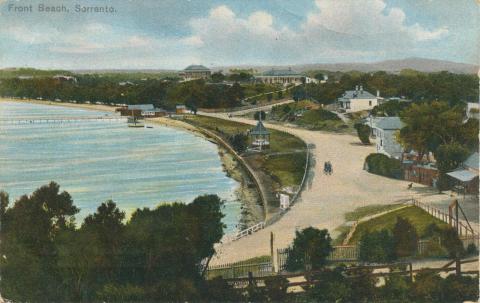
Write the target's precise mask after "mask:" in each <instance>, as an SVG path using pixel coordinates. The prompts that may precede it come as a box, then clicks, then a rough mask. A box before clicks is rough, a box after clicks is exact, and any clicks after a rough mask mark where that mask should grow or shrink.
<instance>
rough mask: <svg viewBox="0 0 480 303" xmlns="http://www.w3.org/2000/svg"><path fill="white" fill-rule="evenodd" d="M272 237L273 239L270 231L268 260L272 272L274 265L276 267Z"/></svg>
mask: <svg viewBox="0 0 480 303" xmlns="http://www.w3.org/2000/svg"><path fill="white" fill-rule="evenodd" d="M273 239H274V235H273V232H270V260H271V262H272V273H274V272H275V267H276V266H275V258H274V253H273Z"/></svg>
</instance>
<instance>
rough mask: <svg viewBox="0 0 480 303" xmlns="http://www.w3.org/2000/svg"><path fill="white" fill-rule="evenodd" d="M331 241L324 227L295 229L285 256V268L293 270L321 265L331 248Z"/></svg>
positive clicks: (315, 267)
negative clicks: (293, 237) (288, 250)
mask: <svg viewBox="0 0 480 303" xmlns="http://www.w3.org/2000/svg"><path fill="white" fill-rule="evenodd" d="M331 242H332V239H331V238H330V235H329V233H328V230H326V229H322V230H319V229H316V228H313V227H307V228H305V229H303V230H302V231H296V232H295V239H294V240H293V243H292V246H291V247H290V254H289V255H288V258H287V269H288V270H289V271H295V270H300V269H305V267H306V266H311V268H312V269H314V270H315V269H319V268H321V267H323V266H324V265H325V264H326V261H327V257H328V256H329V254H330V253H331V252H332V250H333V248H332V245H331Z"/></svg>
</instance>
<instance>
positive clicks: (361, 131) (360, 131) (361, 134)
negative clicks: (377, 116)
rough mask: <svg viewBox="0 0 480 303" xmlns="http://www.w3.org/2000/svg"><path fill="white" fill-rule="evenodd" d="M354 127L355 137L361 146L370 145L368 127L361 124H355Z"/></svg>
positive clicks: (369, 130) (369, 129)
mask: <svg viewBox="0 0 480 303" xmlns="http://www.w3.org/2000/svg"><path fill="white" fill-rule="evenodd" d="M354 127H355V129H356V130H357V135H358V138H359V139H360V141H361V142H362V143H363V144H370V132H371V128H370V126H368V125H365V124H363V123H356V124H355V126H354Z"/></svg>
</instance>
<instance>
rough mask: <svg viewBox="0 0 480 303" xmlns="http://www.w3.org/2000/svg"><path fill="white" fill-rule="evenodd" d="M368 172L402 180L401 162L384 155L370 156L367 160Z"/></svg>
mask: <svg viewBox="0 0 480 303" xmlns="http://www.w3.org/2000/svg"><path fill="white" fill-rule="evenodd" d="M365 165H366V169H367V171H368V172H370V173H373V174H377V175H381V176H385V177H389V178H395V179H401V178H402V165H401V162H400V160H397V159H392V158H389V157H388V156H386V155H384V154H378V153H377V154H370V155H368V156H367V158H366V159H365Z"/></svg>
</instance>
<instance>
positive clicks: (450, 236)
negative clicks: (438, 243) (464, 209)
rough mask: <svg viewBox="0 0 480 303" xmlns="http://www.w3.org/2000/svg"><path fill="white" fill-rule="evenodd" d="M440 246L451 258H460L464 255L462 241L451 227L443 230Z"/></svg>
mask: <svg viewBox="0 0 480 303" xmlns="http://www.w3.org/2000/svg"><path fill="white" fill-rule="evenodd" d="M441 239H442V245H443V247H445V248H446V249H447V251H448V255H449V257H451V258H455V257H457V256H462V255H463V254H464V253H465V249H464V248H463V243H462V241H461V240H460V239H459V238H458V234H457V231H456V230H455V229H453V228H451V227H449V228H446V229H443V230H442V232H441Z"/></svg>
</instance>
